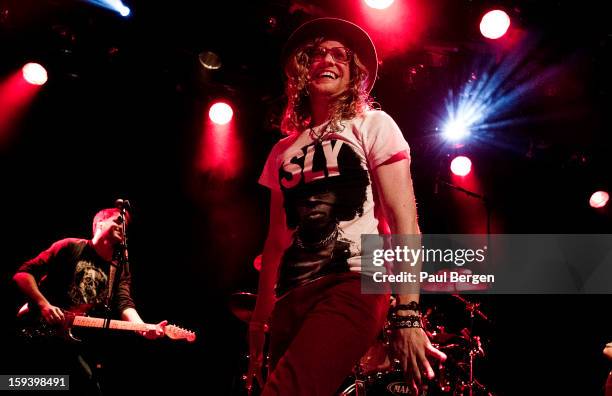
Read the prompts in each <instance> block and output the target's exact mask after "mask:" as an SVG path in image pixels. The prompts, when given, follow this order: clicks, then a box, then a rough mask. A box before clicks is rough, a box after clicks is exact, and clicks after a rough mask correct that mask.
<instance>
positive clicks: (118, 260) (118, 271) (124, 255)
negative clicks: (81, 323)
mask: <svg viewBox="0 0 612 396" xmlns="http://www.w3.org/2000/svg"><path fill="white" fill-rule="evenodd" d="M118 201H119V200H118ZM123 202H125V201H122V202H121V203H120V204H118V205H117V206H118V207H119V218H120V223H121V235H123V241H122V242H121V243H119V244H118V245H116V246H115V249H114V252H113V258H112V260H111V263H110V264H111V266H112V267H114V272H115V273H114V276H113V277H112V278H113V279H112V280H111V282H110V284H109V287H110V292H109V297H108V303H107V304H106V306H105V308H106V309H105V311H106V318H105V319H106V320H105V323H104V324H105V326H104V327H106V328H108V326H110V321H111V319H112V314H113V312H112V308H111V306H112V301H113V299H114V298H115V292H116V289H117V287H118V284H119V280H120V279H121V276H122V275H123V271H125V268H126V267H127V265H128V246H127V230H126V228H127V221H126V219H127V209H126V206H127V205H124V204H123ZM110 271H113V269H111V270H110Z"/></svg>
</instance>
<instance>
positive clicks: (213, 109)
mask: <svg viewBox="0 0 612 396" xmlns="http://www.w3.org/2000/svg"><path fill="white" fill-rule="evenodd" d="M233 115H234V111H233V110H232V107H231V106H230V105H228V104H227V103H225V102H217V103H215V104H213V105H212V106H210V110H209V111H208V116H209V117H210V120H211V121H212V122H214V123H215V124H217V125H225V124H227V123H228V122H230V121H231V120H232V116H233Z"/></svg>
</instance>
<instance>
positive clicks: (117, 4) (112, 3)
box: [87, 0, 131, 17]
mask: <svg viewBox="0 0 612 396" xmlns="http://www.w3.org/2000/svg"><path fill="white" fill-rule="evenodd" d="M87 1H88V2H89V3H91V4H94V5H96V6H98V7H103V8H106V9H108V10H113V11H115V12H118V13H119V15H121V16H123V17H127V16H129V15H130V14H131V10H130V8H129V7H127V6H126V5H125V4H123V3H122V2H121V0H87Z"/></svg>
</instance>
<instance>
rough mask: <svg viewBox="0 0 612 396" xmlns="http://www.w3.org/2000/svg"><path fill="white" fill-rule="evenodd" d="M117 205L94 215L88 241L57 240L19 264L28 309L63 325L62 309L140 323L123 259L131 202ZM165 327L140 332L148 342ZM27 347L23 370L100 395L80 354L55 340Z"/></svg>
mask: <svg viewBox="0 0 612 396" xmlns="http://www.w3.org/2000/svg"><path fill="white" fill-rule="evenodd" d="M116 206H117V207H116V208H109V209H103V210H100V211H99V212H98V213H97V214H96V215H95V217H94V219H93V224H92V225H93V237H92V239H91V240H88V239H80V238H66V239H62V240H59V241H57V242H55V243H53V244H52V245H51V247H49V248H48V249H47V250H45V251H43V252H41V253H40V254H39V255H38V256H36V257H35V258H33V259H31V260H29V261H27V262H25V263H24V264H22V265H21V267H19V269H18V270H17V273H16V274H15V275H14V277H13V280H14V281H15V283H16V284H17V287H18V289H19V290H20V291H21V292H22V293H23V294H24V296H25V297H26V298H27V300H28V309H29V310H30V311H31V312H34V313H36V314H38V315H39V316H40V317H41V318H42V320H44V321H45V322H46V323H48V324H50V325H61V324H62V323H64V321H65V313H64V312H65V311H64V310H63V309H70V310H71V311H74V310H76V311H78V312H79V313H90V314H91V313H95V312H102V311H105V312H108V311H109V310H110V312H109V313H110V315H109V316H120V317H121V319H123V320H126V321H130V322H137V323H144V322H143V320H142V319H141V317H140V315H139V314H138V311H137V310H136V306H135V304H134V301H133V299H132V295H131V290H130V289H131V287H130V285H131V274H130V267H129V264H128V263H127V260H125V258H126V257H127V252H126V244H125V240H126V234H125V229H126V226H127V224H128V223H129V221H130V215H129V212H127V209H129V202H128V201H124V200H117V201H116ZM103 315H105V314H103ZM98 316H100V315H99V314H98ZM166 324H167V322H166V321H162V322H160V323H159V324H157V325H156V326H155V328H152V329H150V330H149V331H146V332H141V333H140V334H141V335H142V336H144V337H146V338H149V339H154V338H158V337H162V336H163V335H164V329H163V327H164V326H166ZM29 349H30V348H28V346H26V347H25V348H24V356H22V358H24V360H25V359H27V362H25V363H26V364H25V367H27V368H29V369H30V370H34V371H33V373H37V374H39V373H54V372H57V373H60V374H70V391H71V392H74V393H75V394H87V395H89V394H92V395H99V394H100V393H101V392H100V385H99V383H98V381H97V380H96V375H95V373H96V372H95V371H94V370H93V367H95V366H90V364H88V363H87V362H86V360H85V359H84V358H83V356H82V355H83V351H82V350H80V349H79V350H76V349H75V348H74V346H68V345H64V344H59V345H58V344H57V343H55V342H53V340H49V342H48V343H44V344H43V345H39V344H37V345H36V346H35V348H33V350H29Z"/></svg>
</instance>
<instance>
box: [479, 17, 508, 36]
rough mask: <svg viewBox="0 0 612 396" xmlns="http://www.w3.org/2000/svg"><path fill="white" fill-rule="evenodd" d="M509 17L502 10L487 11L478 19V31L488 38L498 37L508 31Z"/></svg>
mask: <svg viewBox="0 0 612 396" xmlns="http://www.w3.org/2000/svg"><path fill="white" fill-rule="evenodd" d="M509 27H510V17H509V16H508V14H506V13H505V12H504V11H502V10H493V11H489V12H487V13H486V14H485V15H484V16H483V17H482V20H481V21H480V33H482V35H483V36H485V37H486V38H489V39H493V40H495V39H498V38H500V37H501V36H503V35H504V34H506V32H507V31H508V28H509Z"/></svg>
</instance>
